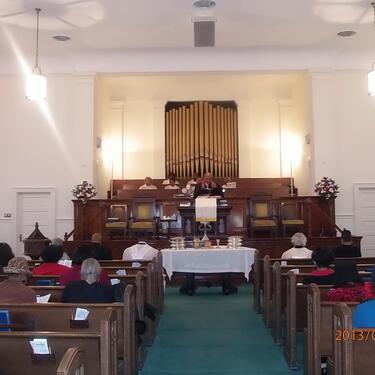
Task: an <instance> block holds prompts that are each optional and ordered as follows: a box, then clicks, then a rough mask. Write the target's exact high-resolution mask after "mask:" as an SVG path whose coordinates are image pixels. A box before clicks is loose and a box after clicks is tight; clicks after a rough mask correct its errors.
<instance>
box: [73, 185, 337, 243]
mask: <svg viewBox="0 0 375 375" xmlns="http://www.w3.org/2000/svg"><path fill="white" fill-rule="evenodd" d="M223 182H224V181H219V183H223ZM142 183H143V181H142V180H114V181H112V184H111V194H110V196H111V198H110V199H92V200H89V201H88V202H85V203H83V202H81V201H80V200H74V201H73V203H74V230H73V232H72V233H73V238H74V240H87V239H89V238H90V236H91V235H92V234H93V233H96V232H99V233H102V234H103V235H104V237H106V238H113V239H114V238H117V239H122V238H127V237H131V235H132V233H131V230H129V229H130V228H131V224H130V223H131V221H132V217H133V216H134V212H135V204H136V202H140V201H142V200H145V201H146V200H148V201H153V202H154V204H153V212H152V214H150V215H151V216H150V221H152V222H153V223H152V224H150V225H154V226H155V228H154V230H153V231H152V230H150V231H149V232H150V233H151V234H153V235H154V237H158V236H159V235H160V232H159V229H160V227H161V226H160V221H159V219H161V218H166V217H175V218H176V219H177V220H176V221H175V222H173V223H169V224H170V228H169V234H170V235H182V234H187V231H186V227H185V228H184V223H185V222H186V221H184V212H183V211H184V210H185V209H184V208H183V206H186V203H191V206H193V204H194V201H193V199H192V197H191V196H188V195H186V194H183V193H182V190H180V189H179V190H165V189H164V188H163V185H162V180H153V183H155V185H157V187H158V189H156V190H138V187H139V186H140V185H141V184H142ZM185 183H186V181H184V180H180V186H181V187H184V186H185ZM236 183H237V188H236V189H226V191H225V197H224V198H225V200H226V201H227V207H228V208H227V209H226V210H227V211H229V207H230V212H229V213H228V215H227V216H226V220H225V232H224V234H225V235H226V234H227V235H240V236H244V237H251V238H268V237H279V236H290V234H291V233H292V231H297V230H301V231H303V232H304V233H306V235H307V236H308V237H319V236H335V235H336V226H335V203H334V200H332V199H331V200H323V199H321V198H320V197H317V196H298V195H294V196H293V197H291V196H290V187H289V185H290V179H289V178H269V179H267V178H263V179H261V178H259V179H257V178H254V179H252V178H243V179H238V180H237V181H236ZM116 210H117V211H116ZM223 210H224V209H223ZM186 211H189V209H186ZM224 211H225V210H224ZM114 212H117V213H116V215H117V217H118V220H119V221H120V222H121V223H122V226H119V228H120V230H118V231H117V233H115V235H114V237H112V234H109V232H108V231H107V230H106V225H107V224H108V222H109V219H113V216H114V215H115V214H114ZM118 212H121V214H118ZM189 215H190V216H191V212H190V213H189ZM188 234H189V233H188ZM216 234H220V231H217V233H216ZM191 235H193V233H191Z"/></svg>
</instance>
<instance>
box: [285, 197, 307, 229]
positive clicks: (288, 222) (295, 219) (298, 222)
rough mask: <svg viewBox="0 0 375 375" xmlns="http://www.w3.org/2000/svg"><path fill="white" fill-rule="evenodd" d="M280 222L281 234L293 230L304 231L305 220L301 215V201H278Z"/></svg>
mask: <svg viewBox="0 0 375 375" xmlns="http://www.w3.org/2000/svg"><path fill="white" fill-rule="evenodd" d="M280 224H281V229H282V233H283V236H286V235H287V233H290V232H291V231H290V230H289V229H292V230H293V233H294V232H299V231H302V232H304V228H305V220H304V216H303V202H302V201H285V202H281V203H280Z"/></svg>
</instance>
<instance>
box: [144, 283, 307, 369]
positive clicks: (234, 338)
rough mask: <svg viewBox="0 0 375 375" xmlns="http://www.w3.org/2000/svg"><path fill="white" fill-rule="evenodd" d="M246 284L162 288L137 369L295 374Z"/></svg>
mask: <svg viewBox="0 0 375 375" xmlns="http://www.w3.org/2000/svg"><path fill="white" fill-rule="evenodd" d="M251 296H252V294H251V293H250V288H249V287H241V288H240V289H239V293H238V294H234V295H230V296H225V295H223V294H221V289H220V288H203V287H202V288H199V289H198V290H197V293H196V294H195V295H194V296H192V297H190V296H186V295H182V294H180V293H179V292H178V288H175V287H169V288H167V290H166V298H165V311H164V314H163V316H162V318H161V321H160V323H159V327H158V331H157V336H156V339H155V342H154V344H153V346H152V347H151V348H149V350H148V356H147V359H146V363H145V365H144V368H143V370H142V371H141V373H140V374H141V375H176V374H178V375H193V374H199V375H215V374H217V375H250V374H251V375H271V374H274V375H284V374H285V375H286V374H288V375H290V374H293V375H294V374H295V375H300V374H302V372H300V371H293V372H292V371H290V370H289V369H288V367H287V365H286V362H285V360H284V358H283V355H282V352H281V348H280V347H278V346H277V345H275V344H274V342H273V341H272V337H271V334H270V332H269V331H268V330H267V329H266V328H265V327H264V325H263V322H262V321H261V317H260V315H257V314H255V313H254V310H253V308H252V300H251Z"/></svg>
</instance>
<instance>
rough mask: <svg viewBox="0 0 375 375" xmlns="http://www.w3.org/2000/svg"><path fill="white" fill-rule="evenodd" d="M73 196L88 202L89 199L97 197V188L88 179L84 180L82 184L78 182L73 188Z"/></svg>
mask: <svg viewBox="0 0 375 375" xmlns="http://www.w3.org/2000/svg"><path fill="white" fill-rule="evenodd" d="M72 193H73V197H74V198H76V199H80V200H81V201H82V202H83V203H86V202H87V201H88V200H89V199H91V198H93V197H95V195H96V190H95V187H94V186H93V185H92V184H89V183H88V182H87V181H83V182H82V184H78V185H77V186H76V187H75V188H74V189H73V190H72Z"/></svg>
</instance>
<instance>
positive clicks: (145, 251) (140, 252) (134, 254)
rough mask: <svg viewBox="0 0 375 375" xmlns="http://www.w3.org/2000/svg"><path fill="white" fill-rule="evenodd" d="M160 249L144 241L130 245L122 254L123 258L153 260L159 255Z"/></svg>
mask: <svg viewBox="0 0 375 375" xmlns="http://www.w3.org/2000/svg"><path fill="white" fill-rule="evenodd" d="M158 253H159V251H158V250H156V249H154V248H153V247H151V246H150V245H148V244H147V243H146V242H144V241H139V242H138V243H137V244H135V245H133V246H130V247H128V248H126V249H125V250H124V253H123V254H122V259H123V260H152V259H154V258H155V257H156V256H157V255H158Z"/></svg>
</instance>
